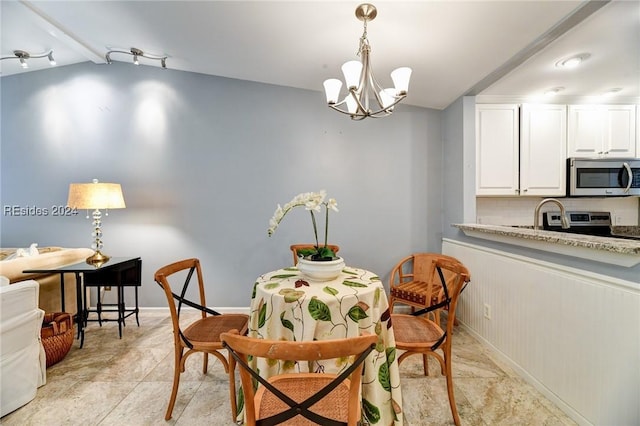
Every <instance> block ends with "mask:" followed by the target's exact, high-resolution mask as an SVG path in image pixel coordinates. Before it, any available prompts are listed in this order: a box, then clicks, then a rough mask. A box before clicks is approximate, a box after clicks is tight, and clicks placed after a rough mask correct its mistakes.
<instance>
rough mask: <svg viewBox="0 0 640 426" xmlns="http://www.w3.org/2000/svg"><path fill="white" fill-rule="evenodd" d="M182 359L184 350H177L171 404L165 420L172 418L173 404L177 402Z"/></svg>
mask: <svg viewBox="0 0 640 426" xmlns="http://www.w3.org/2000/svg"><path fill="white" fill-rule="evenodd" d="M181 360H182V350H180V351H177V350H176V354H175V360H174V367H173V388H172V389H171V397H170V398H169V406H168V407H167V412H166V414H165V415H164V419H165V420H170V419H171V415H172V414H173V406H174V405H175V403H176V396H177V395H178V387H179V386H180V373H181V371H180V370H181V369H180V364H181Z"/></svg>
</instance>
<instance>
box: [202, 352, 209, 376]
mask: <svg viewBox="0 0 640 426" xmlns="http://www.w3.org/2000/svg"><path fill="white" fill-rule="evenodd" d="M202 354H203V355H204V360H203V361H202V374H207V370H208V369H209V354H208V353H206V352H203V353H202Z"/></svg>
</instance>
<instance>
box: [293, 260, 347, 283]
mask: <svg viewBox="0 0 640 426" xmlns="http://www.w3.org/2000/svg"><path fill="white" fill-rule="evenodd" d="M297 266H298V270H299V271H300V273H301V274H302V275H303V276H304V277H305V278H308V279H309V280H313V281H330V280H334V279H336V278H338V276H339V275H340V272H342V269H343V268H344V259H342V258H341V257H339V258H337V259H336V260H329V261H318V260H308V259H304V258H302V257H301V258H299V259H298V265H297Z"/></svg>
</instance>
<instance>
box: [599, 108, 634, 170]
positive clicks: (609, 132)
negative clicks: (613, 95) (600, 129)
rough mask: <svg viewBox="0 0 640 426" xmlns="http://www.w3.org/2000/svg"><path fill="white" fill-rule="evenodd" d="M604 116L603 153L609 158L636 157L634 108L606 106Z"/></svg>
mask: <svg viewBox="0 0 640 426" xmlns="http://www.w3.org/2000/svg"><path fill="white" fill-rule="evenodd" d="M603 114H604V129H605V132H604V144H603V147H604V153H605V155H608V156H611V157H635V156H636V125H637V123H636V106H635V105H607V106H606V107H605V109H604V111H603Z"/></svg>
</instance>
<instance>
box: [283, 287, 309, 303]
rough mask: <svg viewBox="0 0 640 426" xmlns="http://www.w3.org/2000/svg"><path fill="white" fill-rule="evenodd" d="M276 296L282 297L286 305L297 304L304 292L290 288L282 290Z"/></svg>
mask: <svg viewBox="0 0 640 426" xmlns="http://www.w3.org/2000/svg"><path fill="white" fill-rule="evenodd" d="M278 294H280V295H282V296H284V301H285V302H287V303H293V302H297V301H298V299H300V298H301V297H302V296H304V291H299V290H294V289H292V288H283V289H282V290H280V291H279V292H278Z"/></svg>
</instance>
